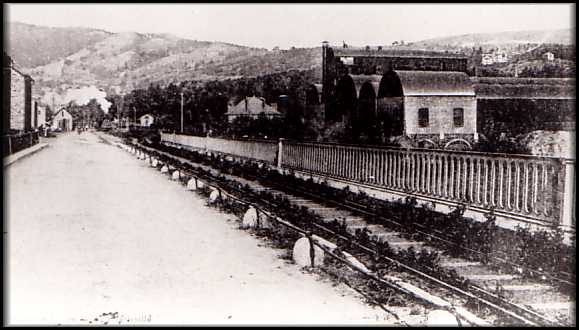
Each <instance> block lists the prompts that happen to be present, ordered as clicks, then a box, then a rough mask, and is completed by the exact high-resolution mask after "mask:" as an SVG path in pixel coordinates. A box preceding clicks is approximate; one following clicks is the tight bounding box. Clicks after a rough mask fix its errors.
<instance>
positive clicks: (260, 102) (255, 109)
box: [226, 96, 281, 116]
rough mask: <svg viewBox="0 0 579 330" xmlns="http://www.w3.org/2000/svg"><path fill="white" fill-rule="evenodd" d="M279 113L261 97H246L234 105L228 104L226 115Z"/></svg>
mask: <svg viewBox="0 0 579 330" xmlns="http://www.w3.org/2000/svg"><path fill="white" fill-rule="evenodd" d="M260 113H265V114H266V115H281V113H280V112H278V111H277V110H276V107H273V106H271V105H269V104H267V103H266V102H265V99H264V98H263V97H256V96H251V97H246V98H244V99H243V100H241V101H240V102H239V103H237V104H236V105H234V106H230V107H229V109H228V111H227V113H226V115H228V116H230V115H259V114H260Z"/></svg>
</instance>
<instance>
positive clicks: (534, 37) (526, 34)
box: [412, 29, 575, 50]
mask: <svg viewBox="0 0 579 330" xmlns="http://www.w3.org/2000/svg"><path fill="white" fill-rule="evenodd" d="M574 35H575V29H561V30H539V31H515V32H501V33H475V34H463V35H458V36H451V37H442V38H434V39H427V40H422V41H417V42H413V43H412V46H413V47H423V48H427V49H429V48H432V49H438V48H441V47H442V48H471V47H477V48H478V47H483V49H484V50H486V49H489V48H496V47H501V46H511V47H513V46H516V45H521V44H545V43H547V44H562V45H571V44H574V43H575V42H574V40H575V37H574Z"/></svg>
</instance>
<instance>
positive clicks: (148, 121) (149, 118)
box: [139, 113, 155, 127]
mask: <svg viewBox="0 0 579 330" xmlns="http://www.w3.org/2000/svg"><path fill="white" fill-rule="evenodd" d="M154 122H155V117H153V115H151V114H149V113H147V114H145V115H142V116H141V117H139V123H140V125H141V127H150V126H151V125H152V124H153V123H154Z"/></svg>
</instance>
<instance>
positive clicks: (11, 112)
mask: <svg viewBox="0 0 579 330" xmlns="http://www.w3.org/2000/svg"><path fill="white" fill-rule="evenodd" d="M3 73H4V79H3V83H4V84H3V88H4V90H3V96H4V100H3V107H4V115H3V122H4V125H3V126H4V127H3V129H4V133H5V134H6V133H9V132H27V131H31V130H33V129H34V128H35V127H36V126H35V122H36V120H37V119H36V113H35V111H34V107H35V106H34V103H33V98H32V85H33V83H34V80H33V79H32V78H31V77H30V76H29V75H27V74H25V73H23V72H22V71H20V70H19V69H17V68H16V66H15V65H14V62H13V61H12V59H11V58H10V57H9V56H8V55H6V54H4V67H3Z"/></svg>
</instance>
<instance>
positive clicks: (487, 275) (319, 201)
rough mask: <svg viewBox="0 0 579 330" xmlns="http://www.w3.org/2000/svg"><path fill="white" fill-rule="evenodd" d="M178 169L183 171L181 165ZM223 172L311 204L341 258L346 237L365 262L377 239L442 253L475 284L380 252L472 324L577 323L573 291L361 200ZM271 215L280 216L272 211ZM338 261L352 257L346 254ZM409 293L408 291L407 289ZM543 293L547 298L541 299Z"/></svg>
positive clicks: (152, 153) (165, 157)
mask: <svg viewBox="0 0 579 330" xmlns="http://www.w3.org/2000/svg"><path fill="white" fill-rule="evenodd" d="M132 148H135V149H133V150H139V152H143V153H146V154H148V157H149V158H150V159H151V157H154V158H156V159H159V160H161V159H162V160H161V162H160V163H159V164H158V166H161V164H173V165H174V167H175V169H177V168H179V167H183V165H184V164H188V165H190V166H197V167H201V168H203V169H204V170H206V171H208V172H210V173H211V172H212V171H213V173H215V174H220V175H223V174H222V173H218V172H216V171H215V170H214V169H211V168H210V167H208V166H203V165H200V164H197V163H192V162H190V161H189V160H187V159H185V158H182V157H178V156H175V155H173V154H171V153H168V152H165V151H160V150H157V149H153V148H150V147H147V146H143V145H139V144H136V145H133V146H132ZM179 170H180V171H181V172H183V169H182V168H180V169H179ZM185 171H189V173H188V175H190V176H192V177H193V176H200V174H199V173H194V171H193V172H191V167H189V169H188V170H185ZM201 176H203V175H201ZM224 176H225V177H227V179H230V180H234V181H236V182H239V183H241V184H243V185H246V186H248V187H250V188H251V189H252V190H253V191H255V192H264V191H267V192H268V193H269V194H272V195H274V196H281V197H284V198H286V199H287V200H289V201H290V202H291V203H292V204H294V205H299V206H303V207H306V208H308V209H310V210H311V211H313V212H314V213H317V214H318V215H320V217H321V218H322V220H323V222H322V223H316V224H314V227H315V228H316V232H317V233H319V235H318V236H317V237H320V236H321V237H323V238H321V237H320V239H321V240H323V241H325V242H326V243H327V244H326V245H324V244H319V242H317V244H318V245H320V246H321V248H323V249H324V251H326V253H327V254H328V255H330V256H331V257H332V258H334V259H336V260H339V259H340V256H339V255H336V254H335V253H334V252H333V251H332V250H331V249H330V248H328V244H330V245H329V246H330V247H331V245H332V244H334V246H336V245H338V244H342V243H347V244H348V246H351V247H354V248H355V250H356V252H355V255H356V257H357V258H359V259H360V260H362V263H363V264H364V263H372V260H374V259H375V257H376V256H377V255H379V254H380V253H379V251H378V250H377V243H379V242H388V245H389V246H391V247H392V248H393V249H394V250H396V251H397V252H399V251H405V250H408V248H410V247H412V248H413V249H414V250H416V251H418V250H426V251H430V252H436V253H439V254H441V255H443V260H442V262H441V265H442V266H443V267H444V268H446V269H453V270H455V271H456V272H457V273H458V274H460V275H461V277H463V278H466V279H468V280H469V282H470V284H469V285H468V286H467V287H466V288H465V287H459V286H457V285H456V284H452V283H448V282H447V281H444V280H441V279H439V278H436V277H435V276H432V275H429V274H427V273H425V272H424V271H421V270H419V269H417V268H416V267H413V266H409V265H407V264H405V263H403V262H401V261H399V260H396V258H392V257H386V256H381V258H382V260H386V261H387V262H388V263H389V264H390V265H396V266H397V268H398V269H400V270H401V271H400V273H397V275H399V276H403V277H404V281H405V282H404V283H415V284H416V285H415V287H422V288H425V289H426V290H427V291H429V292H436V293H437V294H438V295H440V296H444V297H445V298H446V299H447V302H445V303H439V306H438V307H444V309H447V310H450V311H451V312H453V313H454V314H455V315H457V310H458V311H460V312H459V314H461V313H462V314H461V315H458V316H457V318H459V319H460V318H462V319H463V320H464V321H466V322H467V324H470V325H484V324H485V323H484V322H485V321H481V320H483V319H486V320H490V321H488V322H489V323H487V324H492V323H493V322H497V320H498V319H500V320H502V321H501V322H503V324H505V323H508V324H515V325H527V326H543V325H555V326H560V325H570V324H574V322H575V321H574V319H571V317H568V318H566V319H564V318H560V317H557V316H558V315H561V314H563V315H564V314H567V315H569V316H571V315H572V314H573V312H572V310H573V309H574V301H572V300H571V298H570V297H567V296H565V295H563V294H561V293H560V292H558V291H557V290H556V289H555V288H554V287H552V286H549V285H544V284H538V283H536V282H533V281H529V280H526V279H523V278H521V277H519V276H518V275H516V274H501V273H497V272H496V271H494V270H493V269H491V268H489V267H487V266H486V265H483V264H480V263H478V262H472V261H468V260H464V259H460V258H449V257H444V251H441V250H439V249H436V248H433V247H431V246H429V245H428V244H427V242H424V241H420V240H413V239H412V238H411V237H408V236H406V235H404V234H403V233H402V232H400V231H396V226H397V225H398V226H399V224H397V222H396V221H395V220H392V219H386V220H389V221H390V222H391V223H392V225H391V226H384V225H382V226H381V225H375V224H369V223H368V222H367V221H366V220H365V217H369V216H370V217H375V216H376V215H375V214H371V212H368V211H367V210H365V209H364V208H363V207H362V206H360V205H356V204H354V203H344V202H337V201H333V200H331V199H328V198H324V197H323V196H320V195H317V194H315V193H312V192H309V191H306V190H304V189H301V188H300V187H296V186H289V185H284V186H283V187H282V186H279V185H278V186H276V185H275V184H272V183H270V184H268V185H262V184H261V183H259V182H257V181H255V180H247V179H243V178H239V177H232V176H228V175H224ZM200 179H203V180H206V182H211V184H213V185H215V186H216V187H219V189H223V191H224V192H225V191H226V188H225V187H222V186H220V184H219V183H218V182H217V181H216V180H215V178H214V177H213V178H212V177H208V176H203V177H200ZM220 192H221V190H220ZM231 197H233V196H231ZM261 204H262V205H266V206H267V205H268V204H269V206H271V202H270V201H267V200H261ZM264 212H267V211H264ZM270 216H271V217H274V218H275V216H273V215H270ZM335 219H342V220H343V223H344V224H345V226H346V233H338V232H336V231H335V230H333V229H332V228H330V227H328V226H327V225H325V223H330V222H332V221H334V220H335ZM277 220H278V222H279V221H281V222H280V223H282V224H284V225H286V226H290V227H292V228H291V229H292V230H295V231H297V232H300V233H301V234H302V235H310V236H311V235H312V234H311V228H309V229H308V228H300V227H298V226H295V224H289V223H284V222H283V219H277ZM360 230H365V231H366V232H367V233H368V236H369V237H370V238H371V240H369V241H366V242H364V243H363V244H362V243H360V242H358V241H357V240H356V233H358V232H359V231H360ZM328 242H329V243H328ZM339 261H340V262H342V263H344V262H346V263H347V260H339ZM349 266H352V265H349ZM351 268H352V267H351ZM353 268H355V267H353ZM356 270H357V271H359V272H361V273H362V274H363V275H364V276H366V277H369V278H371V279H372V280H374V281H377V282H379V283H380V284H381V285H385V286H386V287H391V288H392V287H393V288H395V289H397V290H399V291H402V292H404V291H405V290H407V288H404V285H401V284H396V280H399V279H398V278H396V277H393V276H389V277H387V278H389V280H385V279H384V277H378V276H377V275H376V272H374V271H373V272H365V271H363V270H362V271H360V269H356ZM493 287H501V288H502V289H503V290H504V291H506V292H508V293H510V294H509V295H508V296H509V298H505V297H504V296H499V295H497V293H495V292H494V291H493V290H492V288H493ZM411 291H412V290H411ZM405 293H407V294H408V292H405ZM410 294H411V295H412V294H414V295H416V292H410ZM419 298H420V297H419ZM422 298H423V297H422ZM539 298H545V299H543V300H541V299H539ZM547 299H548V300H547ZM427 300H428V299H427ZM473 302H474V305H475V306H477V307H476V308H475V310H476V311H473V313H471V312H469V311H468V309H470V310H472V309H473V308H472V307H471V306H472V305H473ZM429 303H431V304H432V301H429ZM445 304H448V305H445ZM467 305H469V307H465V306H467ZM481 311H484V313H482V314H483V315H484V316H483V317H481V318H477V317H476V316H474V314H481ZM469 314H471V315H472V316H471V315H469ZM465 315H466V317H465ZM495 324H496V323H495Z"/></svg>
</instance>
